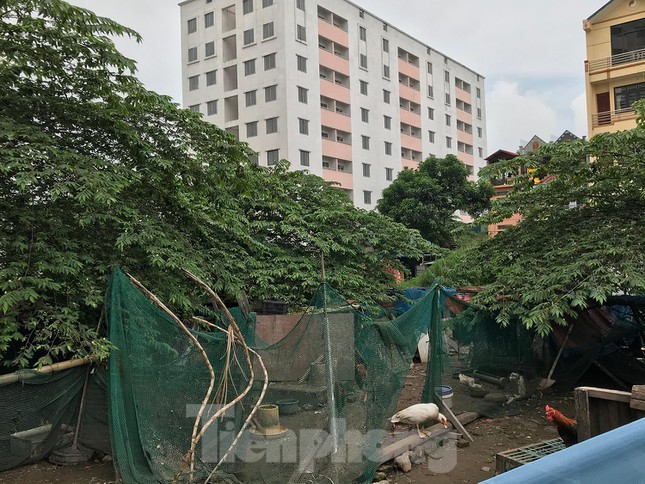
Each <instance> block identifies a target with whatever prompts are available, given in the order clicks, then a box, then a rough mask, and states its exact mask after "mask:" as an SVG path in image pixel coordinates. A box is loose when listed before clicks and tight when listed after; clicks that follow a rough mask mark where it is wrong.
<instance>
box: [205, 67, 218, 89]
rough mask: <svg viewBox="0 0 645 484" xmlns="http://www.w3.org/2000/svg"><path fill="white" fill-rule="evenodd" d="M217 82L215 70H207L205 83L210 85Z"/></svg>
mask: <svg viewBox="0 0 645 484" xmlns="http://www.w3.org/2000/svg"><path fill="white" fill-rule="evenodd" d="M214 84H217V70H213V71H208V72H207V73H206V85H207V86H212V85H214Z"/></svg>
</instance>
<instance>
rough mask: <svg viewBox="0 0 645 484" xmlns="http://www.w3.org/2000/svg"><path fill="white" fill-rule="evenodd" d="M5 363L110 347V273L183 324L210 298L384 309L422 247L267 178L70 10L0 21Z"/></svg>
mask: <svg viewBox="0 0 645 484" xmlns="http://www.w3.org/2000/svg"><path fill="white" fill-rule="evenodd" d="M0 15H1V17H0V52H2V54H1V55H2V58H1V59H2V60H1V62H2V69H1V70H0V153H2V163H1V164H0V359H2V360H4V364H5V365H7V366H12V367H15V366H27V365H30V364H32V363H33V362H36V361H37V362H38V364H46V363H49V362H51V361H54V360H59V359H62V358H66V357H71V356H84V355H88V354H98V355H99V356H103V355H105V354H106V352H107V350H108V345H107V344H106V342H105V340H102V339H100V338H99V337H98V334H97V332H96V329H95V328H96V325H97V321H98V319H99V314H100V310H101V307H102V302H103V296H104V291H105V288H106V285H107V278H108V277H109V274H110V270H111V268H112V267H113V266H114V265H120V266H121V267H123V268H124V270H126V271H129V272H131V273H133V274H135V275H136V276H137V277H138V278H139V279H140V280H141V281H142V282H143V283H144V284H146V285H147V286H148V287H150V288H151V290H153V292H155V293H156V294H158V295H159V296H160V297H161V298H162V299H163V300H165V301H167V302H169V303H170V304H171V305H172V306H173V308H175V309H176V310H177V311H178V312H182V311H185V312H192V310H193V309H194V308H195V307H196V306H198V305H200V304H201V303H202V295H201V294H200V292H199V291H198V290H197V289H196V288H195V287H194V285H193V284H191V283H189V282H188V281H186V280H185V278H184V277H183V276H182V275H181V273H180V271H179V269H180V268H182V267H184V268H186V269H188V270H190V271H191V272H193V273H195V274H197V275H198V276H200V277H202V278H203V279H204V280H206V281H209V282H211V284H212V285H213V287H215V288H217V289H218V290H227V291H229V292H231V293H233V292H235V291H236V290H238V289H240V288H246V289H247V291H248V293H249V296H250V297H253V298H258V299H265V298H281V299H287V300H290V301H291V302H293V303H300V304H301V303H303V301H304V300H305V299H306V298H307V297H308V295H309V294H311V289H312V288H313V287H314V286H315V283H316V282H317V277H318V276H317V275H318V274H319V262H318V261H319V256H318V254H319V252H320V251H324V252H325V253H326V254H327V257H328V260H329V266H330V272H329V276H330V280H331V281H332V282H333V283H334V284H335V285H336V287H337V289H339V290H340V291H341V292H344V293H345V294H347V295H348V296H349V297H354V298H357V299H363V298H370V297H371V298H376V297H377V294H379V293H380V291H381V290H382V289H383V285H384V284H386V282H388V280H387V271H386V265H387V264H388V263H389V264H396V262H395V261H394V256H395V255H397V250H399V251H402V252H403V253H406V252H407V253H409V255H418V254H420V253H421V252H422V251H423V250H427V247H426V246H425V245H424V243H423V241H422V240H421V238H420V237H418V235H417V236H416V237H415V233H414V232H411V231H407V230H405V229H403V227H401V226H400V225H398V224H395V223H392V222H391V221H390V220H388V219H387V218H385V217H382V216H379V215H377V214H371V213H367V212H364V211H361V210H358V209H355V208H354V207H353V206H352V205H351V202H350V201H349V199H348V198H347V197H346V196H344V195H343V194H342V193H341V192H340V191H339V190H337V189H335V188H332V187H331V185H330V184H329V183H326V182H324V181H322V180H321V179H319V178H317V177H314V176H311V175H306V174H304V173H290V172H288V170H287V169H286V168H285V167H284V166H280V167H277V168H275V169H273V170H266V169H263V168H260V167H257V166H254V165H253V164H252V163H249V161H248V158H249V155H250V154H251V153H252V152H251V150H250V149H249V148H248V147H247V146H246V145H244V144H242V143H239V142H237V141H236V140H235V139H234V138H233V136H232V135H230V134H228V133H226V132H225V131H223V130H221V129H219V128H218V127H216V126H214V125H212V124H209V123H206V122H204V121H202V120H201V119H200V115H198V114H196V113H192V112H190V111H188V110H183V109H180V108H178V107H177V106H176V104H175V103H173V102H172V100H171V99H170V98H168V97H165V96H161V95H158V94H156V93H154V92H150V91H148V90H146V89H145V88H144V87H143V86H142V84H141V83H140V82H139V81H138V80H137V78H136V77H135V65H134V62H133V61H131V60H129V59H127V58H125V57H124V56H122V55H121V54H120V53H119V52H118V51H117V50H116V49H115V47H114V45H113V43H112V41H111V40H110V38H109V37H110V36H120V35H129V36H132V37H134V38H136V39H139V37H138V35H137V34H136V33H135V32H133V31H132V30H130V29H127V28H125V27H123V26H121V25H119V24H117V23H115V22H113V21H111V20H109V19H105V18H101V17H97V16H96V15H94V14H93V13H91V12H89V11H87V10H84V9H80V8H77V7H72V6H70V5H68V4H67V3H65V2H63V1H61V0H48V1H40V0H7V1H5V2H4V4H3V8H2V11H1V12H0Z"/></svg>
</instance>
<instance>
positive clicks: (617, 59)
mask: <svg viewBox="0 0 645 484" xmlns="http://www.w3.org/2000/svg"><path fill="white" fill-rule="evenodd" d="M644 62H645V49H639V50H632V51H631V52H623V53H622V54H616V55H612V56H610V57H603V58H601V59H594V60H590V61H587V70H588V72H589V74H593V73H595V72H602V71H607V70H609V69H613V68H616V67H630V66H631V65H633V64H643V63H644Z"/></svg>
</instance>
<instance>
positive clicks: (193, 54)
mask: <svg viewBox="0 0 645 484" xmlns="http://www.w3.org/2000/svg"><path fill="white" fill-rule="evenodd" d="M196 60H197V47H191V48H190V49H188V62H195V61H196Z"/></svg>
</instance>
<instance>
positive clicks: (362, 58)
mask: <svg viewBox="0 0 645 484" xmlns="http://www.w3.org/2000/svg"><path fill="white" fill-rule="evenodd" d="M358 63H359V65H360V66H361V67H362V68H363V69H367V56H366V55H365V54H359V55H358Z"/></svg>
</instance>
